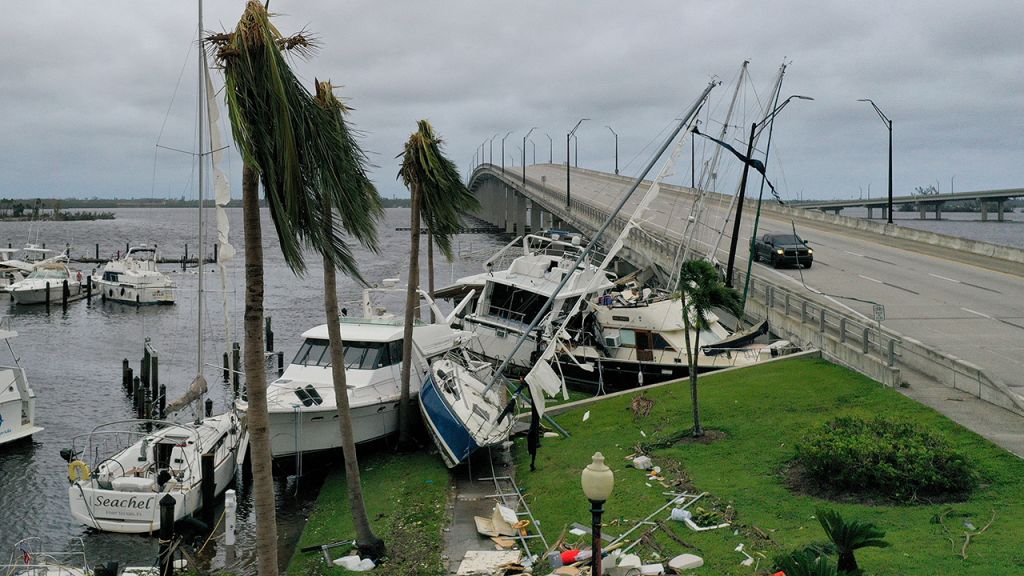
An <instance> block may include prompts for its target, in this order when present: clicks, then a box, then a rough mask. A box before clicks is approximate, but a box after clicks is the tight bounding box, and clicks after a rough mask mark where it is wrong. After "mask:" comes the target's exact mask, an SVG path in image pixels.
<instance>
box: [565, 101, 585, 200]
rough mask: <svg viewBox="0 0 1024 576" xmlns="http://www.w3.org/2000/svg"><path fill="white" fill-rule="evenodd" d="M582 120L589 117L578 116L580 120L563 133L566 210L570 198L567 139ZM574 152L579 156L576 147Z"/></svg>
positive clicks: (570, 137) (569, 138)
mask: <svg viewBox="0 0 1024 576" xmlns="http://www.w3.org/2000/svg"><path fill="white" fill-rule="evenodd" d="M584 120H590V118H580V121H579V122H577V123H576V125H575V126H573V127H572V130H570V131H569V133H568V134H566V135H565V209H566V210H569V203H570V202H569V201H570V200H571V199H572V196H571V195H570V191H569V187H570V181H569V140H571V139H572V136H573V134H575V133H576V129H577V128H579V127H580V124H583V121H584ZM576 152H577V156H579V148H577V149H576Z"/></svg>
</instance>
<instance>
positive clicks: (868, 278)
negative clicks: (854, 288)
mask: <svg viewBox="0 0 1024 576" xmlns="http://www.w3.org/2000/svg"><path fill="white" fill-rule="evenodd" d="M857 276H860V277H861V278H863V279H865V280H870V281H872V282H877V283H878V284H885V282H882V281H881V280H875V279H874V278H871V277H870V276H865V275H863V274H857Z"/></svg>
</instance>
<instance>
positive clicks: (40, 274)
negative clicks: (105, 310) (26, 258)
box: [8, 257, 82, 304]
mask: <svg viewBox="0 0 1024 576" xmlns="http://www.w3.org/2000/svg"><path fill="white" fill-rule="evenodd" d="M80 277H81V273H78V274H75V273H73V272H72V271H71V269H70V268H68V265H67V258H66V257H62V258H61V259H59V260H54V261H47V262H40V263H39V264H36V265H35V268H34V269H33V271H32V272H30V273H29V275H28V276H27V277H26V278H25V279H24V280H21V281H19V282H15V283H14V284H11V285H10V286H9V287H8V292H10V293H11V296H12V297H13V298H14V301H15V302H17V303H18V304H43V303H46V302H53V303H56V302H60V301H61V299H62V298H63V294H64V283H65V282H67V286H68V297H69V298H76V297H78V296H79V295H80V294H81V293H82V281H81V279H80Z"/></svg>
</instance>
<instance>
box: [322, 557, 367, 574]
mask: <svg viewBox="0 0 1024 576" xmlns="http://www.w3.org/2000/svg"><path fill="white" fill-rule="evenodd" d="M331 563H332V564H334V565H335V566H341V567H342V568H344V569H345V570H348V571H349V572H367V571H370V570H373V568H374V563H373V560H370V559H369V558H360V557H359V556H356V555H353V556H342V557H341V558H335V559H334V561H333V562H331Z"/></svg>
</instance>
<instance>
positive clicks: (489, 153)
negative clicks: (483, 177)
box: [487, 132, 501, 164]
mask: <svg viewBox="0 0 1024 576" xmlns="http://www.w3.org/2000/svg"><path fill="white" fill-rule="evenodd" d="M498 134H501V132H498ZM498 134H495V135H494V136H491V139H490V140H488V141H487V142H488V144H487V156H488V161H487V163H488V164H494V139H495V138H497V137H498Z"/></svg>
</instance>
